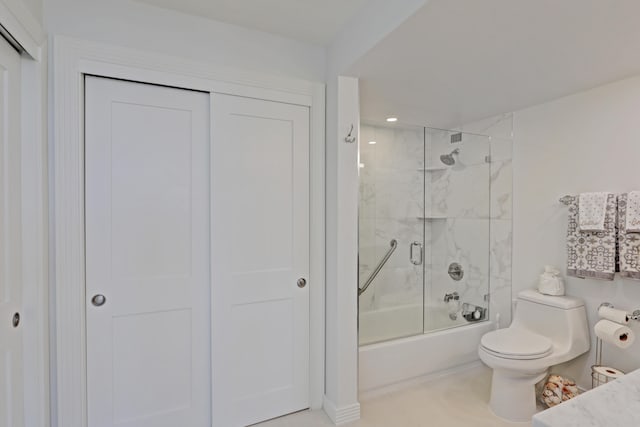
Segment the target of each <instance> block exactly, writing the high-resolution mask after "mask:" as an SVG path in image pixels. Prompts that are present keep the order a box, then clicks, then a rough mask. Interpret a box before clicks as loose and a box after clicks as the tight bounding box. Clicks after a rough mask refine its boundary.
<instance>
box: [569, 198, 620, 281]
mask: <svg viewBox="0 0 640 427" xmlns="http://www.w3.org/2000/svg"><path fill="white" fill-rule="evenodd" d="M616 200H617V197H616V195H615V194H609V195H608V196H607V205H606V212H605V221H604V231H579V228H578V198H577V197H574V199H573V200H572V201H571V202H570V203H569V226H568V228H567V275H569V276H574V277H579V278H582V279H584V278H593V279H603V280H613V278H614V275H615V271H616V216H617V215H616V211H617V209H616V208H617V206H616Z"/></svg>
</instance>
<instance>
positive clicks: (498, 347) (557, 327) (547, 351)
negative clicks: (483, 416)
mask: <svg viewBox="0 0 640 427" xmlns="http://www.w3.org/2000/svg"><path fill="white" fill-rule="evenodd" d="M589 347H590V339H589V327H588V323H587V315H586V311H585V308H584V302H583V301H582V300H580V299H578V298H574V297H569V296H548V295H543V294H541V293H539V292H537V291H535V290H526V291H522V292H520V293H519V294H518V305H517V309H516V310H515V313H514V318H513V322H512V323H511V326H509V327H508V328H505V329H499V330H497V331H492V332H489V333H487V334H485V335H484V336H483V337H482V339H481V341H480V346H479V348H478V354H479V356H480V359H481V360H482V361H483V362H484V363H485V364H486V365H487V366H489V367H490V368H492V369H493V379H492V384H491V400H490V403H489V405H490V407H491V409H492V410H493V412H494V413H495V414H496V415H498V416H499V417H502V418H504V419H507V420H509V421H515V422H524V421H530V420H531V417H532V416H533V414H534V413H535V412H536V399H535V390H534V385H535V384H536V383H537V382H539V381H540V380H542V379H543V378H544V377H545V376H546V375H547V371H548V369H549V367H550V366H553V365H557V364H560V363H563V362H567V361H569V360H572V359H574V358H576V357H578V356H579V355H581V354H583V353H585V352H587V351H588V350H589Z"/></svg>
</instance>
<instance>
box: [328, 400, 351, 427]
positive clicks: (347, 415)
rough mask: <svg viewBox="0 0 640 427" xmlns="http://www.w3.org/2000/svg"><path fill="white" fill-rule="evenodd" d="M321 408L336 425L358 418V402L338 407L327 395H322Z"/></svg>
mask: <svg viewBox="0 0 640 427" xmlns="http://www.w3.org/2000/svg"><path fill="white" fill-rule="evenodd" d="M322 409H324V412H325V413H326V414H327V416H328V417H329V419H330V420H331V421H333V423H334V424H335V425H337V426H339V425H342V424H346V423H349V422H351V421H357V420H359V419H360V404H359V403H354V404H353V405H348V406H343V407H340V408H338V407H337V406H336V404H335V403H333V402H332V401H331V400H329V398H327V396H324V398H323V401H322Z"/></svg>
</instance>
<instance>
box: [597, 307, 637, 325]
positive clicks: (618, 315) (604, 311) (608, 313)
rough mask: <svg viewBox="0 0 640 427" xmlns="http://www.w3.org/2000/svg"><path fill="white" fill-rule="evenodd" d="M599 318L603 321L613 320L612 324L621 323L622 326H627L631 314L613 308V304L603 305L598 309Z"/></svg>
mask: <svg viewBox="0 0 640 427" xmlns="http://www.w3.org/2000/svg"><path fill="white" fill-rule="evenodd" d="M598 316H600V318H601V319H607V320H611V321H612V322H616V323H620V324H622V325H626V324H627V323H629V319H630V317H629V313H627V312H626V311H624V310H618V309H616V308H613V306H612V305H611V304H607V303H604V304H601V305H600V307H599V308H598Z"/></svg>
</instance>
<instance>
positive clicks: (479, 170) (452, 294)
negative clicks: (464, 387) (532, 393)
mask: <svg viewBox="0 0 640 427" xmlns="http://www.w3.org/2000/svg"><path fill="white" fill-rule="evenodd" d="M425 135H426V159H427V165H428V166H427V169H430V172H429V173H428V175H427V180H426V183H425V200H426V209H425V212H426V215H425V217H426V218H425V242H426V244H427V247H428V251H427V253H426V257H425V314H424V332H430V331H434V330H440V329H446V328H451V327H456V326H463V325H468V324H472V323H474V322H479V321H483V320H486V319H488V318H489V313H488V308H489V297H488V295H489V256H490V239H489V236H490V234H489V232H490V200H491V198H490V188H491V186H490V181H491V149H490V138H489V137H487V136H485V135H476V134H471V133H464V132H458V131H451V130H443V129H434V128H426V131H425Z"/></svg>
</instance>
